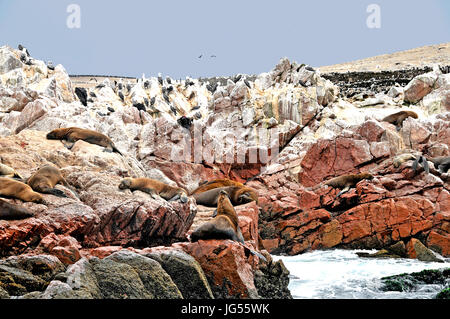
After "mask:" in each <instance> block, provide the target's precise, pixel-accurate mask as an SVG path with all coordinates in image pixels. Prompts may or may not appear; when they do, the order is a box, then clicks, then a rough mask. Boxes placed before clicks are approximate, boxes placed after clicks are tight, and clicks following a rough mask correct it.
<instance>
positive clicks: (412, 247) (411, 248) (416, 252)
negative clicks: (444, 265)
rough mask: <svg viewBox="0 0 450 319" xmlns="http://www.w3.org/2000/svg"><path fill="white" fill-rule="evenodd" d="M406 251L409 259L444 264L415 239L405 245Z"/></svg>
mask: <svg viewBox="0 0 450 319" xmlns="http://www.w3.org/2000/svg"><path fill="white" fill-rule="evenodd" d="M406 251H407V254H408V256H409V257H410V258H417V259H419V260H422V261H435V262H444V261H443V260H442V259H440V258H437V257H436V255H435V254H434V253H433V252H432V251H431V250H429V249H428V248H427V247H425V245H424V244H422V242H421V241H420V240H418V239H416V238H411V240H410V241H409V242H408V243H407V244H406Z"/></svg>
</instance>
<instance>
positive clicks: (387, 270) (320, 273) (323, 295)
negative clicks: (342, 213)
mask: <svg viewBox="0 0 450 319" xmlns="http://www.w3.org/2000/svg"><path fill="white" fill-rule="evenodd" d="M356 252H369V253H373V252H375V250H373V251H372V250H343V249H334V250H316V251H313V252H309V253H304V254H301V255H297V256H273V259H274V260H279V259H282V260H283V262H284V264H285V266H286V267H287V268H288V269H289V271H290V276H291V278H290V281H289V289H290V291H291V294H292V296H293V297H294V298H296V299H305V298H306V299H333V298H336V299H412V298H420V299H428V298H433V297H434V296H435V295H436V294H437V293H438V292H439V291H441V290H442V289H443V286H441V285H424V286H421V287H419V288H418V289H417V290H416V291H412V292H384V291H381V290H380V287H381V286H382V284H381V280H380V278H381V277H384V276H390V275H398V274H401V273H411V272H418V271H422V270H424V269H441V268H448V267H450V258H447V259H445V262H444V263H437V262H423V261H419V260H415V259H407V258H399V259H396V258H388V259H377V258H360V257H358V256H357V255H356Z"/></svg>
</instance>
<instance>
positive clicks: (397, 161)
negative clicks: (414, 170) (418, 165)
mask: <svg viewBox="0 0 450 319" xmlns="http://www.w3.org/2000/svg"><path fill="white" fill-rule="evenodd" d="M410 160H416V155H414V154H412V153H405V154H400V155H397V156H396V157H394V159H393V160H392V164H393V165H394V167H395V168H398V167H400V165H402V164H403V163H404V162H406V161H410Z"/></svg>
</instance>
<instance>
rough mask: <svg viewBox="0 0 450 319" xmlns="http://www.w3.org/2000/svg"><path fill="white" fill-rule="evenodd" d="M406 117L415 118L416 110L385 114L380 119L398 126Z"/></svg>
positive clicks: (416, 116)
mask: <svg viewBox="0 0 450 319" xmlns="http://www.w3.org/2000/svg"><path fill="white" fill-rule="evenodd" d="M408 117H412V118H415V119H417V118H418V117H419V116H418V115H417V113H416V112H413V111H400V112H397V113H394V114H391V115H388V116H386V117H385V118H384V119H382V121H383V122H389V123H391V124H394V125H395V126H397V128H398V127H400V126H401V125H402V124H403V121H404V120H405V119H406V118H408Z"/></svg>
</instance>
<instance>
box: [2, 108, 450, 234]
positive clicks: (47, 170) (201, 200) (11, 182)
mask: <svg viewBox="0 0 450 319" xmlns="http://www.w3.org/2000/svg"><path fill="white" fill-rule="evenodd" d="M408 116H412V117H415V114H410V113H408V112H406V111H404V112H403V113H401V114H400V113H395V114H393V116H391V117H387V118H385V119H384V120H386V121H389V122H391V123H393V124H396V125H401V124H402V122H403V120H404V119H405V118H406V117H408ZM391 120H392V121H391ZM46 137H47V139H56V140H61V141H62V142H63V144H64V145H65V146H66V147H67V148H69V149H71V148H72V146H73V144H74V143H75V142H76V141H77V140H84V141H85V142H88V143H91V144H96V145H100V146H103V147H105V151H109V152H117V153H118V154H120V155H121V156H123V155H122V153H121V152H120V151H119V150H118V149H117V148H116V146H115V145H114V143H113V141H112V140H111V139H110V138H109V137H108V136H106V135H104V134H102V133H99V132H96V131H93V130H87V129H82V128H77V127H69V128H59V129H55V130H53V131H51V132H49V133H48V134H47V136H46ZM408 160H414V162H413V169H414V171H416V170H417V167H418V164H422V166H423V167H424V169H425V171H426V172H427V173H429V166H428V162H427V161H430V162H432V163H433V164H434V166H435V167H436V169H438V170H439V172H440V173H446V172H447V171H448V169H449V168H450V157H449V156H447V157H445V156H442V157H438V158H430V159H426V158H425V157H424V156H422V155H413V154H402V155H400V156H397V157H395V158H394V160H393V165H394V166H395V167H399V166H400V165H401V164H402V163H404V162H406V161H408ZM372 178H373V175H372V174H370V173H360V174H350V175H342V176H338V177H335V178H332V179H330V180H328V181H325V182H324V183H322V184H320V185H318V186H317V187H319V186H331V187H333V188H339V189H341V191H340V192H339V193H338V195H337V197H338V196H340V195H341V194H342V193H344V192H346V191H348V190H349V189H350V188H351V187H355V185H356V184H357V183H358V182H360V181H361V180H364V179H367V180H371V179H372ZM59 183H61V184H62V185H64V186H65V187H67V188H69V189H70V190H71V191H72V193H73V194H74V195H75V196H77V194H76V192H75V191H74V189H73V188H72V187H71V186H70V185H69V184H68V183H67V181H66V180H65V179H64V177H63V175H62V174H61V172H60V171H59V169H58V168H57V167H55V166H53V165H45V166H43V167H41V168H40V169H39V170H38V171H36V172H35V173H34V174H32V175H31V176H30V177H29V178H28V179H27V180H26V181H25V180H24V179H23V178H22V177H21V176H20V175H19V174H18V173H17V172H16V171H15V170H14V169H13V168H11V167H9V166H7V165H5V164H1V163H0V196H3V197H8V198H16V199H20V200H22V201H25V202H27V201H30V202H35V203H41V204H45V201H44V198H43V196H42V195H41V194H51V195H54V196H59V197H67V195H66V194H65V193H64V192H63V191H61V190H58V189H55V188H54V187H55V185H57V184H59ZM317 187H314V189H316V188H317ZM118 188H119V189H121V190H125V189H130V190H131V191H136V190H140V191H143V192H146V193H148V194H150V195H151V196H152V197H155V196H160V197H162V198H164V199H165V200H168V201H174V200H180V201H181V202H182V203H186V202H187V198H188V196H192V197H194V198H195V199H196V202H197V204H202V205H205V206H211V207H216V206H217V209H216V211H215V213H216V214H217V216H216V217H214V219H213V220H216V221H217V222H213V221H211V222H207V223H206V224H205V225H201V226H200V227H199V228H198V229H196V230H195V231H194V233H193V234H192V236H193V237H191V240H194V241H195V240H198V239H209V238H217V239H219V238H224V236H225V237H226V238H229V239H232V240H236V241H239V242H242V241H243V239H242V234H241V235H240V236H239V234H240V229H239V227H238V226H236V225H237V224H236V222H237V215H236V212H235V210H234V207H233V206H236V205H241V204H245V203H248V202H251V201H256V202H257V201H258V194H257V192H256V191H255V190H254V189H252V188H250V187H247V186H245V185H244V184H242V183H240V182H236V181H232V180H229V179H216V180H211V181H205V182H203V183H201V184H200V185H199V187H198V188H197V189H195V190H194V191H192V192H191V193H190V194H189V193H188V192H187V191H186V190H185V189H183V188H181V187H173V186H170V185H167V184H165V183H162V182H160V181H157V180H153V179H149V178H125V179H123V180H122V181H121V183H120V185H118ZM224 212H234V213H230V214H226V213H224ZM228 215H229V216H228ZM32 216H33V214H32V213H30V212H28V211H27V210H26V209H24V208H22V207H19V206H17V205H12V204H10V203H7V202H5V201H3V200H0V219H22V218H28V217H32ZM227 216H228V217H227ZM230 216H231V217H230ZM230 218H231V219H230ZM224 220H226V221H224ZM208 223H209V224H208ZM211 223H212V224H211ZM216 224H217V225H216ZM219 224H220V225H222V224H226V227H225V226H224V227H225V228H226V230H223V229H222V230H220V231H211V229H212V228H214V227H216V228H217V227H219V226H218V225H219ZM230 225H231V226H230ZM213 226H214V227H213ZM222 226H223V225H222ZM222 226H220V227H219V228H218V229H221V227H222ZM225 228H224V229H225ZM205 229H207V230H208V231H206V230H205ZM231 230H233V231H231ZM224 234H225V235H224Z"/></svg>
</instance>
